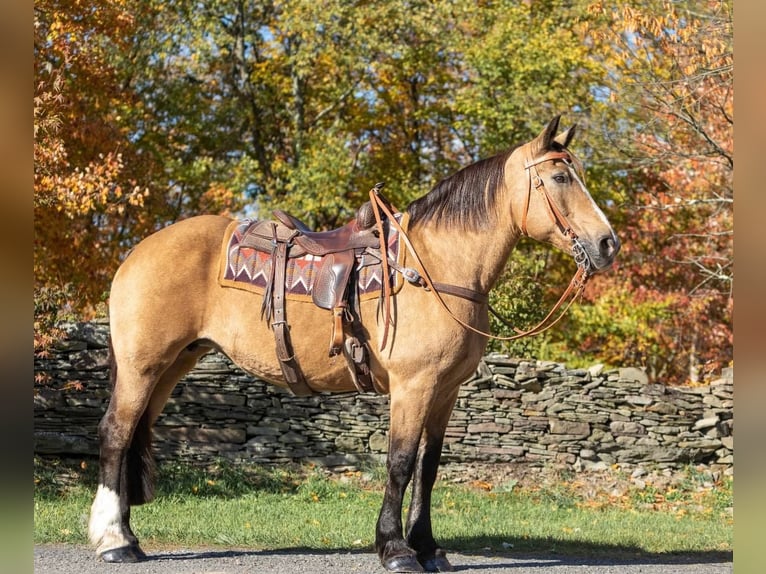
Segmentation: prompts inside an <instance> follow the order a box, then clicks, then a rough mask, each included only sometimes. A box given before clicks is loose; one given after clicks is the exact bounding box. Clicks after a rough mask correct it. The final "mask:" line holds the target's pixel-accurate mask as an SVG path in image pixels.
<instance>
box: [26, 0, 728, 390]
mask: <svg viewBox="0 0 766 574" xmlns="http://www.w3.org/2000/svg"><path fill="white" fill-rule="evenodd" d="M34 37H35V45H34V50H35V95H34V121H35V128H34V129H35V144H34V145H35V147H34V160H35V172H34V177H35V180H34V185H35V196H34V197H35V199H34V210H35V240H34V241H35V247H34V252H35V256H34V257H35V258H34V273H35V304H36V305H35V307H36V313H35V321H36V329H35V337H36V343H37V345H38V347H39V348H43V347H44V346H45V345H46V344H49V343H50V341H51V331H50V327H51V326H52V325H54V324H55V323H56V321H58V320H59V319H61V318H62V317H64V316H67V314H69V315H71V316H75V317H83V318H87V317H90V316H93V315H94V314H97V313H100V312H103V310H102V302H103V301H104V300H105V298H106V296H107V293H108V289H109V283H110V280H111V277H112V275H113V274H114V271H115V270H116V268H117V266H118V265H119V262H120V261H121V259H122V258H123V257H124V256H125V254H126V253H127V252H128V250H129V249H130V247H131V246H133V245H135V243H136V242H138V241H139V240H140V239H141V238H143V237H144V236H146V235H148V234H149V233H151V232H152V231H154V230H156V229H158V228H160V227H162V226H165V225H168V224H169V223H172V222H173V221H176V220H178V219H180V218H184V217H188V216H190V215H195V214H199V213H205V212H207V213H231V214H243V213H244V214H247V215H251V216H253V215H255V216H258V215H260V214H262V213H263V214H267V213H268V211H269V210H270V209H271V208H273V207H276V206H279V207H282V208H285V209H288V210H290V211H293V212H295V213H296V214H298V215H299V216H301V217H302V218H304V219H306V220H307V221H308V222H309V224H310V225H313V226H316V227H318V228H327V227H330V226H334V225H338V224H340V223H342V222H344V221H345V220H346V219H347V218H348V217H350V215H351V213H353V211H354V210H355V208H356V207H357V206H358V205H359V203H361V201H363V199H364V195H365V193H366V191H367V190H368V189H369V188H370V187H371V186H372V185H373V184H374V183H376V182H378V181H385V182H386V184H387V187H386V190H387V193H388V194H389V196H390V197H391V198H392V199H393V200H394V202H395V203H396V204H397V205H399V206H404V205H406V204H407V202H408V201H410V200H411V199H413V198H415V197H417V196H419V195H422V194H423V193H425V192H427V191H428V190H429V189H430V188H431V187H432V186H433V185H434V184H435V183H436V182H437V181H438V180H439V179H441V178H442V177H444V176H445V175H448V174H449V173H451V172H453V171H455V170H456V169H458V168H459V167H460V166H463V165H466V164H467V163H470V162H472V161H475V160H478V159H480V158H482V157H486V156H488V155H491V154H493V153H495V152H498V151H501V150H502V149H504V148H507V147H510V146H511V145H513V144H516V143H519V142H521V141H524V140H526V139H528V138H530V137H532V136H533V135H534V134H536V133H537V131H539V129H540V127H541V126H543V125H544V124H545V123H546V122H547V121H548V120H549V119H550V118H551V117H552V116H553V115H555V114H558V113H563V114H564V118H565V119H564V121H565V122H570V123H574V122H577V123H578V125H579V126H580V130H579V133H580V135H579V136H578V138H577V139H576V142H575V148H576V149H575V151H576V153H577V154H578V155H579V156H580V157H581V158H582V159H583V160H584V161H585V165H586V169H587V184H588V187H589V189H590V191H591V193H592V194H593V195H594V197H595V199H596V200H597V201H598V202H599V203H600V204H602V205H604V206H605V207H606V211H607V212H608V213H607V214H608V216H609V218H610V220H611V221H613V222H614V223H615V226H616V228H617V231H618V234H619V235H620V238H621V240H622V243H623V251H622V253H621V255H620V258H619V262H618V264H617V266H616V267H615V269H614V271H612V272H610V273H609V274H607V275H603V276H600V277H598V278H596V279H594V280H593V282H592V284H591V285H590V286H589V289H588V291H587V293H586V299H585V300H584V301H582V302H581V303H580V304H578V305H576V306H574V307H573V308H572V312H571V314H570V315H569V316H568V317H567V319H566V323H565V325H564V326H562V327H561V328H558V329H556V330H555V331H553V332H549V333H548V334H546V335H545V336H542V337H538V338H535V339H531V340H529V341H525V342H524V343H522V344H521V345H520V346H515V347H512V348H508V349H506V350H509V351H510V352H513V353H524V354H531V355H537V356H540V357H542V358H550V359H557V360H566V361H568V362H573V363H580V364H590V363H594V362H605V363H608V364H610V365H613V366H619V365H623V364H630V365H636V364H639V365H643V366H645V367H646V369H647V371H648V372H649V374H650V375H651V377H653V378H655V379H662V380H664V381H665V382H676V383H682V382H687V381H690V380H691V381H704V380H705V378H706V376H707V374H709V373H712V372H715V371H716V370H718V369H720V367H721V366H723V365H726V364H728V363H729V362H730V361H731V359H732V348H733V342H732V324H731V316H732V307H733V299H732V296H731V287H732V282H733V269H732V261H733V254H732V235H733V228H732V212H733V192H732V179H733V178H732V174H733V153H734V152H733V135H732V132H733V107H732V101H733V81H732V75H733V70H732V67H733V66H732V63H733V53H732V3H731V2H730V1H719V2H713V1H705V2H691V1H688V2H687V1H684V2H669V1H664V0H650V1H648V2H645V1H642V2H638V1H631V2H627V3H621V4H620V5H619V6H616V5H612V4H607V3H604V2H600V1H593V0H578V1H575V2H563V1H560V0H531V1H528V2H517V1H512V0H499V1H498V2H478V3H477V2H475V1H468V0H455V1H452V2H420V1H415V2H407V3H404V2H374V3H349V2H345V1H342V0H328V1H327V2H315V1H313V0H312V1H310V0H297V1H293V2H289V3H287V2H281V1H277V0H270V1H267V2H256V1H254V0H212V1H210V2H205V3H198V2H191V1H188V0H179V1H177V2H171V3H168V2H164V1H160V0H147V1H146V2H140V3H136V2H127V1H126V0H117V1H110V2H107V1H105V0H89V1H87V2H85V1H81V0H36V1H35V27H34ZM572 269H573V267H572V262H571V261H570V260H569V258H568V257H567V256H565V255H562V254H557V253H555V252H552V251H550V250H549V249H548V248H544V247H537V246H533V245H531V244H527V243H526V242H524V243H522V245H521V246H520V248H519V250H518V253H517V255H516V256H515V259H514V260H513V261H512V263H511V264H510V265H509V268H508V271H509V273H508V274H507V278H506V281H505V282H504V283H503V284H502V285H500V286H499V287H498V289H497V291H496V292H495V293H493V302H494V303H495V305H496V306H498V307H500V308H501V309H502V310H505V311H506V312H508V313H510V314H511V316H512V318H513V319H514V320H515V321H516V322H517V323H518V324H520V325H522V326H523V325H528V324H530V323H532V322H533V321H534V320H535V318H536V317H537V316H539V315H540V314H541V313H542V314H544V313H545V310H546V307H548V306H549V305H550V304H551V303H552V302H553V301H555V300H556V299H557V298H558V295H559V294H560V291H561V289H562V288H563V287H564V286H565V285H566V283H567V282H568V280H569V276H570V273H571V271H572ZM503 328H504V327H503V326H502V325H500V324H497V325H495V329H497V330H502V329H503Z"/></svg>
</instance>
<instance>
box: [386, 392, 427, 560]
mask: <svg viewBox="0 0 766 574" xmlns="http://www.w3.org/2000/svg"><path fill="white" fill-rule="evenodd" d="M423 387H425V388H416V387H415V385H413V384H409V385H407V389H403V388H401V387H393V386H392V389H391V406H390V411H391V424H390V429H389V439H388V460H387V470H388V480H387V481H386V490H385V494H384V496H383V506H382V507H381V509H380V515H379V516H378V524H377V527H376V531H375V549H376V550H377V552H378V556H379V557H380V562H381V564H383V566H384V567H385V568H386V569H387V570H389V571H391V572H424V569H423V566H422V565H421V564H420V562H418V555H417V554H418V553H417V552H416V551H415V550H414V549H413V548H411V547H410V546H409V545H408V544H407V542H406V541H405V540H404V532H403V529H402V503H403V500H404V491H405V490H406V488H407V485H408V484H409V482H410V479H411V478H412V473H413V470H414V469H415V464H416V461H417V457H418V447H419V444H420V438H421V436H422V434H423V428H424V426H425V421H426V418H427V417H428V413H429V411H430V408H431V402H432V397H433V384H431V385H427V384H424V385H423Z"/></svg>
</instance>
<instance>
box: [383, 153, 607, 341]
mask: <svg viewBox="0 0 766 574" xmlns="http://www.w3.org/2000/svg"><path fill="white" fill-rule="evenodd" d="M557 159H560V160H564V161H565V163H566V164H567V165H568V166H569V167H570V169H573V164H574V165H578V166H579V162H577V161H576V160H575V159H574V158H573V157H572V155H570V154H569V153H568V152H566V151H550V152H547V153H546V154H544V155H542V156H540V157H538V158H536V159H534V160H527V161H525V162H524V169H525V171H526V172H527V176H528V187H527V195H526V199H525V201H524V211H523V213H522V218H521V233H522V234H523V235H525V236H527V237H529V233H528V232H527V216H528V213H529V205H530V202H531V197H532V188H533V187H534V189H536V190H537V191H538V192H540V193H541V194H542V196H543V199H544V201H545V206H546V208H547V210H548V213H549V214H550V216H551V218H552V219H553V222H554V223H555V225H556V226H557V227H558V229H559V231H560V232H561V233H562V234H563V235H564V236H565V237H568V238H569V240H570V241H571V243H572V247H571V251H572V255H573V257H574V260H575V263H576V264H577V271H576V272H575V274H574V276H573V277H572V280H571V281H570V282H569V285H568V287H567V288H566V290H565V291H564V293H563V294H562V295H561V297H560V298H559V300H558V301H557V302H556V304H555V305H554V306H553V308H552V309H551V310H550V312H549V313H548V314H547V315H546V316H545V317H544V318H543V319H542V321H540V322H539V323H538V324H537V325H535V326H534V327H531V328H530V329H527V330H522V329H518V328H516V327H513V326H512V325H511V324H510V323H509V322H508V321H507V320H506V319H504V318H503V317H501V316H500V315H499V314H498V313H497V311H495V310H494V309H493V308H492V306H490V305H489V296H488V295H486V294H484V293H479V292H478V291H474V290H472V289H466V288H465V287H459V286H457V285H449V284H446V283H439V282H434V281H432V280H431V277H430V275H429V274H428V271H426V268H425V266H424V265H423V262H422V261H421V259H420V256H419V255H418V254H417V251H416V250H415V247H414V246H413V245H412V243H411V241H410V239H409V237H408V236H407V233H406V232H405V230H404V229H403V228H402V226H401V225H400V224H399V222H398V220H397V219H396V218H395V217H394V215H393V211H397V210H396V209H395V208H394V207H393V206H392V205H391V204H390V203H389V202H388V200H386V199H384V198H383V197H382V196H381V194H380V190H381V188H382V187H383V184H382V183H379V184H377V185H376V186H375V187H373V188H372V189H371V190H370V202H371V204H372V208H373V213H374V214H375V218H376V220H377V222H378V225H379V228H380V229H382V223H381V222H382V216H381V211H382V212H383V213H384V214H385V215H386V217H387V218H388V221H389V222H390V224H391V225H393V227H395V228H396V230H397V231H398V232H399V237H400V238H401V240H402V241H403V242H404V244H405V245H406V247H407V250H408V251H409V253H410V254H411V255H412V258H413V260H414V262H415V265H416V267H417V269H413V268H410V267H400V266H399V265H397V264H396V262H394V261H392V260H390V259H389V258H388V257H386V255H385V251H383V249H384V245H383V241H381V257H380V259H381V264H382V265H383V269H382V272H383V277H384V278H387V277H388V276H389V275H388V273H389V271H388V268H389V267H391V268H393V269H395V270H396V271H397V272H399V273H401V274H402V276H403V277H404V278H405V279H406V280H407V281H408V282H409V283H411V284H413V285H416V286H419V287H423V288H424V289H425V290H426V291H430V292H431V293H433V294H434V297H436V299H437V301H438V302H439V304H440V305H441V306H442V307H443V308H444V309H445V310H446V311H447V313H448V314H449V316H450V317H452V318H453V319H454V320H455V321H457V322H458V323H459V324H460V325H462V326H463V327H465V328H466V329H468V330H470V331H473V332H474V333H477V334H479V335H483V336H485V337H489V338H491V339H495V340H498V341H512V340H515V339H520V338H522V337H529V336H531V335H538V334H540V333H542V332H544V331H547V330H548V329H550V328H551V327H553V326H554V325H555V324H556V323H558V322H559V321H560V320H561V318H562V317H563V316H564V315H565V314H566V312H567V310H568V309H569V307H570V306H571V305H572V303H574V302H575V300H577V299H578V298H579V297H580V295H581V294H582V292H583V291H584V289H585V284H586V283H587V281H588V279H589V277H590V275H591V272H592V269H593V265H592V263H591V260H590V257H589V256H588V253H587V252H586V250H585V247H583V245H582V243H581V242H580V240H579V238H578V237H577V234H576V233H575V232H574V230H573V229H572V226H571V225H570V224H569V221H568V220H567V218H566V216H564V214H563V213H562V212H561V210H560V209H559V207H558V206H557V205H556V203H555V202H554V201H553V199H552V198H551V197H550V195H549V194H548V191H547V190H546V189H545V184H544V183H543V179H542V178H541V177H540V174H539V173H538V171H537V166H538V165H540V164H541V163H544V162H547V161H553V160H557ZM533 171H534V175H533V173H532V172H533ZM381 235H382V234H381ZM388 283H389V282H388V281H387V280H385V279H384V281H383V285H384V290H383V293H382V297H383V300H384V312H383V315H384V323H385V326H384V330H383V339H382V343H381V346H380V349H381V350H383V349H385V347H386V341H387V338H388V327H389V324H390V323H391V303H390V288H386V287H387V286H388ZM442 293H444V294H447V295H453V296H456V297H461V298H463V299H467V300H470V301H473V302H475V303H482V304H483V303H487V305H488V307H489V310H490V311H491V312H492V314H493V315H495V316H496V317H497V318H498V319H500V320H501V321H502V322H503V323H505V324H506V325H508V326H510V327H511V328H512V329H513V330H514V331H515V332H516V334H515V335H510V336H507V337H501V336H499V335H493V334H491V333H487V332H485V331H482V330H481V329H477V328H475V327H473V326H471V325H469V324H468V323H466V322H465V321H463V320H462V319H460V318H459V317H457V316H456V315H455V314H454V313H453V312H452V310H451V309H450V308H449V306H448V305H447V304H446V303H445V301H444V298H443V297H442ZM567 299H569V301H567ZM562 308H563V309H562ZM559 311H560V312H559ZM557 313H558V315H557Z"/></svg>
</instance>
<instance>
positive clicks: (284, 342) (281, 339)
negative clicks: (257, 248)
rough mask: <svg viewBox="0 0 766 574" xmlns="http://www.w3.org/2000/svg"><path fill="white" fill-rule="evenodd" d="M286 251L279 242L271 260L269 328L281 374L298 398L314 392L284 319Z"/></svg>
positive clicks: (286, 245) (285, 247) (284, 244)
mask: <svg viewBox="0 0 766 574" xmlns="http://www.w3.org/2000/svg"><path fill="white" fill-rule="evenodd" d="M288 249H289V244H288V243H285V242H282V241H280V242H279V243H277V245H276V247H275V250H274V251H275V254H274V257H273V258H272V265H273V267H274V284H273V291H274V296H273V297H274V298H273V309H274V321H273V322H272V323H271V328H272V329H273V330H274V339H275V340H276V345H277V358H278V359H279V366H280V367H281V368H282V374H283V375H284V377H285V380H286V381H287V384H288V386H289V387H290V390H291V391H292V392H293V394H294V395H296V396H299V397H300V396H307V395H313V394H314V391H312V390H311V387H309V385H308V383H307V382H306V377H304V375H303V371H301V367H300V365H299V364H298V361H297V360H296V359H295V353H294V352H293V348H292V343H291V342H290V329H289V327H288V326H287V320H286V318H285V271H286V270H287V250H288Z"/></svg>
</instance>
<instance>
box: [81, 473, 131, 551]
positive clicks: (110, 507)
mask: <svg viewBox="0 0 766 574" xmlns="http://www.w3.org/2000/svg"><path fill="white" fill-rule="evenodd" d="M88 535H89V537H90V541H91V543H92V544H94V545H95V546H96V553H98V554H102V553H103V552H105V551H107V550H111V549H112V548H120V547H122V546H128V545H129V544H130V542H129V541H128V540H127V539H126V538H125V536H123V534H122V528H121V526H120V497H119V496H118V495H117V493H116V492H114V491H113V490H112V489H110V488H107V487H106V486H104V485H103V484H99V485H98V491H97V492H96V498H95V500H94V501H93V505H92V506H91V507H90V522H89V523H88Z"/></svg>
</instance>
